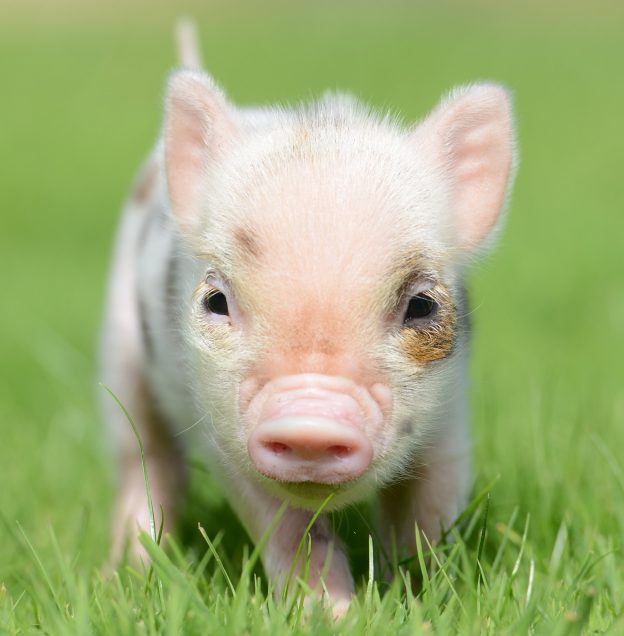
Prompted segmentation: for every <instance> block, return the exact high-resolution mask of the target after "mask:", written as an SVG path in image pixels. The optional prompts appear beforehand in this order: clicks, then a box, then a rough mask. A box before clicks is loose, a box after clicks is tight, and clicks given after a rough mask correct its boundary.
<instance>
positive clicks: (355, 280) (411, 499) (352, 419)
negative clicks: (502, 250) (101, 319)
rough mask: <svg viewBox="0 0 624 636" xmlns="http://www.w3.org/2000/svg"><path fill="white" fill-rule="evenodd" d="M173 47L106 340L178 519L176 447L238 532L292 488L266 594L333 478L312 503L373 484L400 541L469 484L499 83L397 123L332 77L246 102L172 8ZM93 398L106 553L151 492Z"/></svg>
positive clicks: (128, 445)
mask: <svg viewBox="0 0 624 636" xmlns="http://www.w3.org/2000/svg"><path fill="white" fill-rule="evenodd" d="M181 49H182V65H183V66H184V67H185V68H183V69H182V70H179V71H176V72H174V73H173V74H172V75H171V77H170V79H169V83H168V87H167V93H166V99H165V116H164V124H163V129H162V135H161V138H160V140H159V141H158V143H157V144H156V147H155V149H154V151H153V153H152V154H151V156H150V158H149V159H148V160H147V162H146V164H145V166H144V168H143V170H142V172H141V174H140V175H139V178H138V180H137V182H136V185H135V188H134V190H133V192H132V194H131V196H130V198H129V201H128V203H127V206H126V210H125V212H124V216H123V219H122V222H121V228H120V231H119V235H118V238H117V242H116V247H115V253H114V262H113V268H112V274H111V279H110V289H109V296H108V305H107V307H108V308H107V313H106V319H105V328H104V335H103V347H102V351H103V369H102V376H103V381H104V383H105V384H106V385H108V386H109V387H110V388H111V389H112V390H113V391H114V392H115V393H116V395H117V396H118V397H119V399H120V400H121V402H122V403H123V404H124V405H125V407H126V409H127V410H128V412H129V413H130V414H131V415H132V416H133V418H134V420H135V421H136V423H137V427H138V429H139V432H140V435H141V437H142V441H143V445H144V447H145V456H146V464H147V469H148V473H149V479H150V486H151V494H152V498H153V501H154V506H155V507H156V509H157V510H158V506H159V505H162V507H163V509H164V511H165V517H164V518H165V524H166V529H169V528H171V527H172V525H173V523H174V520H175V518H176V512H177V508H178V502H179V501H180V499H181V496H182V492H183V488H184V483H185V470H184V447H187V446H189V445H191V444H192V445H193V447H194V448H195V449H197V450H198V451H199V452H200V453H201V454H202V455H203V457H205V460H206V462H207V465H208V467H209V469H210V470H211V471H212V472H213V473H214V474H215V475H217V476H218V478H219V480H220V481H221V482H222V484H223V488H224V491H225V492H226V494H227V496H228V498H229V502H230V504H231V506H232V507H233V509H234V510H235V511H236V513H237V514H238V516H239V517H240V519H241V521H242V523H243V524H244V526H245V528H246V529H247V531H248V533H249V535H250V537H251V538H252V539H253V540H254V541H258V540H259V539H260V538H261V537H262V536H263V534H264V533H265V531H266V530H267V528H268V527H269V525H270V523H271V521H272V520H273V518H274V516H275V515H276V512H277V511H278V509H279V508H280V505H281V504H282V503H283V502H284V501H286V502H287V503H288V507H287V509H286V512H285V513H284V514H283V516H282V517H281V519H280V521H279V523H278V524H277V526H276V527H275V528H274V530H273V532H272V533H271V535H270V536H269V538H268V540H267V541H266V544H265V545H264V549H263V553H262V559H263V564H264V568H265V571H266V573H267V575H268V577H269V578H270V580H271V581H272V583H273V586H274V589H275V590H276V592H277V593H279V592H280V591H281V590H282V588H283V586H284V585H285V581H286V579H287V576H288V573H289V571H290V568H291V566H292V563H293V559H294V556H295V552H296V549H297V546H298V544H299V541H300V539H301V537H302V535H303V534H304V532H305V529H306V526H307V525H308V523H309V521H310V519H311V516H312V515H313V514H314V511H315V510H317V509H318V507H319V505H320V504H321V503H322V502H323V501H324V500H325V499H326V498H327V497H328V495H329V494H330V493H333V495H334V496H333V498H331V500H330V503H329V505H328V510H335V509H339V508H342V507H344V506H348V505H349V504H351V503H353V502H357V501H359V500H362V499H365V498H370V497H371V495H372V494H373V493H375V494H376V497H377V501H378V510H379V524H380V530H381V536H382V537H383V538H384V541H386V542H388V543H390V542H391V540H395V539H396V542H397V545H398V546H399V549H401V550H404V551H409V550H412V549H413V548H414V544H415V536H416V535H415V528H416V527H417V528H418V529H419V531H420V532H422V533H423V534H424V535H426V537H427V539H428V540H429V541H432V542H433V541H436V540H437V539H438V538H439V537H440V533H441V529H443V528H444V527H448V526H449V524H451V523H452V522H453V520H454V519H455V518H456V516H457V515H458V513H459V512H460V511H461V510H462V506H463V505H464V504H465V503H466V498H467V493H468V490H469V486H470V477H469V435H468V426H467V424H468V422H467V420H468V411H467V407H466V395H465V392H466V384H467V372H466V366H467V364H466V362H467V345H468V335H469V334H468V324H467V315H468V309H467V306H466V297H465V293H464V281H465V273H466V268H467V266H468V265H469V264H470V262H471V261H472V260H473V259H474V257H475V255H476V254H477V253H478V252H479V251H480V250H482V248H483V246H484V245H486V244H487V243H489V242H490V240H491V238H492V236H493V234H494V233H495V232H496V230H497V228H498V226H499V225H500V219H501V211H502V210H503V209H504V207H505V202H506V198H507V193H508V191H509V187H510V183H511V180H512V177H513V172H514V136H513V123H512V115H511V106H510V98H509V94H508V93H507V91H506V90H505V89H504V88H502V87H501V86H499V85H496V84H475V85H471V86H465V87H462V88H459V89H456V90H454V91H452V92H451V93H450V95H449V96H448V97H446V98H445V99H444V100H443V101H442V102H441V103H440V105H439V106H438V107H437V108H435V110H434V111H433V112H432V113H431V114H430V115H429V116H428V117H427V118H426V119H424V120H423V121H422V122H421V123H419V124H418V125H416V126H411V127H407V128H406V127H404V126H403V125H401V124H400V123H399V122H398V121H397V120H396V119H395V118H394V117H391V116H388V115H378V114H376V113H374V112H371V111H370V110H369V109H368V108H366V107H365V106H362V105H361V104H359V103H358V102H357V101H356V100H355V99H353V98H351V97H347V96H344V95H328V96H325V97H323V98H322V99H320V100H319V101H317V102H314V103H312V104H308V105H303V106H300V107H297V108H292V109H290V108H283V107H276V108H261V109H246V108H238V107H236V106H234V105H233V104H232V103H230V102H229V101H228V99H227V98H226V96H225V95H224V93H223V92H222V91H221V90H220V88H218V87H217V85H216V84H215V83H214V81H213V80H212V79H211V78H210V77H209V76H208V75H206V73H204V72H203V71H201V70H200V63H199V57H198V54H197V51H196V47H195V45H194V38H193V33H192V32H191V31H190V30H189V28H188V27H185V28H184V29H183V30H182V37H181ZM105 415H106V419H107V421H108V424H109V425H110V428H111V430H112V432H113V434H114V437H115V440H116V443H117V447H118V449H119V459H120V461H119V466H120V477H121V479H120V485H119V493H118V498H117V506H116V513H115V514H116V516H115V520H114V540H113V558H119V556H120V555H121V552H122V550H123V546H124V545H125V544H126V543H128V542H129V544H130V549H131V550H136V551H138V550H139V545H138V543H137V540H136V535H137V526H139V527H142V528H148V527H149V520H148V512H147V510H148V508H147V502H146V489H145V484H144V480H143V474H142V467H141V461H140V456H139V451H138V447H137V443H136V439H135V437H134V435H133V433H132V430H131V428H130V426H129V424H128V422H127V420H126V418H125V416H124V414H123V413H122V412H121V411H120V410H119V409H118V407H117V405H115V404H114V403H113V402H112V401H109V402H107V404H106V413H105ZM157 516H158V515H157ZM310 534H311V545H312V548H311V550H312V551H311V556H310V570H309V584H310V586H311V587H312V588H313V589H315V590H316V591H317V592H318V594H319V595H326V596H328V597H329V602H330V603H331V605H332V607H333V608H334V611H335V612H336V613H337V614H340V613H341V612H343V611H344V610H345V609H346V607H347V606H348V604H349V601H350V598H351V596H352V594H353V591H354V588H353V579H352V576H351V573H350V571H349V565H348V562H347V558H346V556H345V552H344V550H343V547H342V546H341V544H340V542H339V541H338V540H337V539H336V537H335V536H334V534H333V532H332V530H331V527H330V525H329V523H328V521H327V519H326V518H325V517H324V516H323V515H321V516H320V517H319V518H318V520H317V521H316V523H315V524H314V526H313V528H312V531H311V533H310ZM391 537H393V538H392V539H391ZM321 574H323V580H322V581H319V578H320V577H321Z"/></svg>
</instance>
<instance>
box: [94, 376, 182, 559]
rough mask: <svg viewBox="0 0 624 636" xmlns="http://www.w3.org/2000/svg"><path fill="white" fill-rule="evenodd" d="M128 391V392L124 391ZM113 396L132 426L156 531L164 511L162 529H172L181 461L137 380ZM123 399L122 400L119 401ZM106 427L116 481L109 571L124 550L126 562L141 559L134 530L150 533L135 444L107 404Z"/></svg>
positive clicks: (119, 415)
mask: <svg viewBox="0 0 624 636" xmlns="http://www.w3.org/2000/svg"><path fill="white" fill-rule="evenodd" d="M130 387H132V390H131V391H129V390H128V389H129V388H130ZM116 394H117V395H118V396H119V397H120V399H121V400H122V403H123V404H124V406H125V408H126V409H127V411H128V412H129V413H130V415H131V416H132V418H133V420H134V421H135V424H136V426H137V428H138V431H139V435H140V436H141V441H142V444H143V447H144V452H145V463H146V467H147V473H148V478H149V487H150V493H151V498H152V502H153V506H154V517H155V519H154V520H155V525H156V528H155V529H156V532H158V529H159V525H160V523H161V508H162V511H163V513H164V519H162V521H163V522H164V530H165V531H167V532H169V531H171V530H172V529H173V528H174V526H175V521H176V517H177V514H178V511H179V507H180V506H179V502H180V501H181V499H182V496H183V492H184V484H185V470H184V463H183V458H182V455H181V452H180V449H179V448H178V446H177V445H176V444H175V443H174V440H173V439H172V436H171V433H170V432H169V430H168V427H167V426H166V424H165V422H164V421H163V420H162V418H161V416H160V415H159V414H158V412H157V411H156V409H155V408H154V404H153V401H152V399H151V396H150V395H149V393H148V391H147V389H146V387H145V384H144V381H143V379H142V378H141V377H140V376H137V377H135V378H127V379H126V382H125V384H124V385H123V387H122V386H120V387H119V388H118V391H117V392H116ZM124 398H125V399H124ZM106 410H107V415H108V423H109V425H110V426H111V428H112V429H113V431H114V433H115V437H116V438H117V439H116V441H117V444H118V471H119V483H118V488H117V495H116V501H115V510H114V515H113V527H112V545H111V553H110V562H109V567H114V566H116V565H117V564H118V563H119V561H120V560H121V558H122V556H123V553H124V549H126V548H127V550H128V556H129V557H130V558H131V559H132V560H136V559H138V558H145V556H146V555H145V552H144V550H143V547H142V546H141V544H140V543H139V540H138V535H139V530H144V531H146V532H148V533H149V531H150V517H149V509H148V500H147V490H146V485H145V478H144V475H143V466H142V463H141V455H140V451H139V446H138V442H137V440H136V438H135V436H134V434H133V433H132V430H131V427H130V424H129V423H128V421H127V420H126V417H125V415H124V414H123V412H122V411H121V410H120V409H118V407H117V405H116V404H114V403H113V402H112V400H111V403H110V404H108V405H107V409H106Z"/></svg>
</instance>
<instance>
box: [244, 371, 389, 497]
mask: <svg viewBox="0 0 624 636" xmlns="http://www.w3.org/2000/svg"><path fill="white" fill-rule="evenodd" d="M251 388H252V387H250V385H249V382H248V383H247V384H246V385H244V386H243V389H242V394H243V395H242V397H244V398H246V399H244V403H243V404H242V406H243V408H245V410H246V412H245V419H246V421H247V424H248V426H249V438H248V450H249V455H250V457H251V460H252V462H253V463H254V465H255V467H256V469H257V470H258V472H260V473H261V474H262V475H264V476H265V477H269V478H270V479H274V480H277V481H285V482H314V483H322V484H341V483H344V482H349V481H353V480H355V479H357V478H358V477H360V476H361V475H362V474H364V473H365V472H366V470H367V469H368V468H369V466H370V464H371V462H372V460H373V452H374V451H373V445H372V444H371V441H370V439H369V436H373V435H374V433H375V432H376V431H378V430H379V429H380V427H381V425H382V423H383V419H384V415H383V412H382V408H381V405H380V404H379V402H378V401H377V400H375V399H374V398H373V397H372V396H371V393H370V392H369V391H368V390H367V389H365V388H363V387H362V386H359V385H357V384H356V383H355V382H353V381H352V380H349V379H347V378H343V377H337V376H329V375H324V374H319V373H300V374H296V375H288V376H282V377H279V378H276V379H274V380H272V381H270V382H268V383H267V384H265V385H264V386H263V387H262V388H261V389H260V390H259V391H257V392H256V393H255V394H253V396H252V397H251V398H249V395H248V394H249V390H250V389H251ZM380 394H382V393H380V392H379V391H377V395H380ZM384 406H386V405H384Z"/></svg>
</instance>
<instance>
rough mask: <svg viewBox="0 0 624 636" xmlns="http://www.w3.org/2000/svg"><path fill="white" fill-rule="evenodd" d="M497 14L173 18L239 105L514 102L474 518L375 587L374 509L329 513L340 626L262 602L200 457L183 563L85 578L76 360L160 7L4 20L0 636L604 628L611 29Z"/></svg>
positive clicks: (157, 103)
mask: <svg viewBox="0 0 624 636" xmlns="http://www.w3.org/2000/svg"><path fill="white" fill-rule="evenodd" d="M505 6H506V9H505V10H503V9H502V8H496V5H494V4H493V3H492V4H491V6H490V5H489V3H480V4H475V5H473V6H472V7H471V8H469V9H468V8H466V7H465V5H463V4H459V3H457V4H456V5H449V4H448V3H442V4H435V5H434V4H433V3H431V4H426V5H423V6H421V7H418V6H417V5H416V4H409V3H400V2H396V3H394V2H392V3H391V2H389V3H383V4H382V3H378V4H372V3H370V4H369V3H366V2H361V3H356V2H345V3H334V4H330V3H328V2H327V3H326V2H319V3H312V2H309V3H297V4H295V3H290V4H285V3H284V4H282V5H278V4H275V3H264V4H262V5H252V4H250V3H240V2H237V3H233V4H231V5H226V4H223V5H221V6H216V5H215V6H214V7H213V8H210V7H209V6H207V5H206V4H205V3H199V2H197V3H195V6H191V7H190V8H189V11H190V12H191V13H193V14H194V15H195V16H196V17H197V19H198V22H199V25H200V31H201V35H202V40H203V48H204V57H205V60H206V63H207V66H208V67H209V68H210V70H211V71H212V72H213V73H214V75H215V76H216V78H217V79H218V80H219V81H221V82H222V83H223V84H224V85H225V86H226V88H227V90H228V91H229V93H230V95H231V96H232V97H233V98H234V99H235V100H237V101H240V102H243V103H254V102H255V103H262V102H269V101H274V100H280V101H294V100H298V99H301V98H308V97H310V96H312V95H317V94H319V93H320V92H321V91H322V90H323V89H325V88H327V87H330V88H332V87H340V88H343V89H347V90H351V91H353V92H354V93H356V94H357V95H359V96H361V97H362V98H363V99H365V100H366V101H368V102H371V103H372V104H375V105H377V106H380V107H384V106H392V107H393V108H396V109H398V110H399V111H400V112H402V113H403V114H404V115H405V116H406V118H409V119H415V118H418V117H421V116H423V115H424V114H425V113H426V111H427V110H428V109H429V108H431V107H432V106H433V105H434V104H435V102H436V101H437V99H438V97H439V95H440V94H442V93H443V92H444V91H446V90H448V89H449V88H450V87H451V86H453V85H455V84H458V83H464V82H467V81H471V80H475V79H483V78H492V79H496V80H500V81H502V82H504V83H506V84H507V85H508V86H509V87H511V88H512V90H513V91H514V94H515V100H516V108H517V122H518V128H519V140H520V157H521V163H520V170H519V174H518V179H517V184H516V188H515V192H514V196H513V200H512V205H511V210H510V217H509V222H508V225H507V229H506V232H505V234H504V236H503V238H502V240H501V241H500V244H499V246H498V248H497V250H496V251H495V253H494V254H493V255H492V256H491V257H489V258H488V259H487V260H486V262H485V263H483V264H482V265H480V266H479V267H477V268H476V270H475V271H474V274H473V276H472V281H471V290H472V298H473V303H474V308H475V309H474V314H473V317H474V322H475V328H476V334H475V340H474V347H473V349H474V355H473V364H472V408H473V413H474V418H473V419H474V466H475V484H474V493H475V497H476V500H475V505H474V506H473V507H472V508H471V509H470V510H469V511H468V514H467V515H466V521H465V523H464V524H462V525H461V527H460V528H459V530H458V532H457V533H456V536H455V541H454V543H451V544H449V545H443V546H441V547H439V548H437V549H436V551H435V553H434V556H433V558H430V559H429V560H428V561H429V565H428V566H427V568H426V569H425V571H424V572H421V568H420V567H419V561H420V559H419V558H418V555H416V557H417V558H415V559H414V560H413V561H411V562H410V563H406V564H403V566H402V568H401V571H403V572H408V573H409V572H411V573H412V574H413V575H414V577H413V578H414V581H413V584H411V583H407V582H406V581H409V580H410V577H409V576H408V575H407V574H405V575H404V576H402V575H400V574H399V575H398V576H397V579H396V581H395V583H394V584H393V585H388V584H386V583H385V582H383V581H377V580H375V577H374V575H373V577H370V575H369V565H370V564H372V565H375V562H376V560H378V559H379V558H380V557H379V555H378V554H377V550H376V543H375V541H374V539H373V552H374V557H373V558H372V559H370V560H369V532H370V531H369V528H368V526H367V522H366V521H365V519H366V510H365V509H362V510H361V511H360V512H362V514H363V516H364V520H363V519H362V518H361V517H360V515H359V514H358V513H357V512H354V513H351V514H349V515H339V516H338V517H337V519H336V522H337V524H338V525H339V527H340V530H341V533H342V534H343V536H345V538H346V541H347V543H348V544H349V545H350V546H351V548H352V557H353V562H354V570H355V571H356V572H357V573H358V596H357V600H356V602H355V603H354V606H353V608H352V610H351V611H350V612H349V614H348V616H347V617H346V619H345V621H344V622H343V623H340V624H334V623H332V621H331V620H330V619H328V618H327V617H326V616H325V615H324V614H323V612H322V611H321V610H320V609H317V610H315V611H313V613H312V615H311V616H308V617H307V618H305V617H302V616H301V614H300V613H299V612H298V610H297V607H296V606H295V607H294V608H291V609H290V611H289V608H288V607H287V606H286V605H285V604H283V603H274V602H273V601H272V600H271V597H270V594H269V593H268V590H267V584H266V581H265V580H264V578H263V577H262V573H261V569H260V568H259V567H258V566H257V564H256V565H255V566H254V563H253V561H250V560H249V559H250V555H251V553H252V550H253V546H249V545H248V540H247V538H246V536H245V534H244V532H243V530H242V529H241V528H240V526H239V525H238V522H237V521H236V520H235V518H234V516H233V515H232V513H231V512H230V511H229V509H228V508H227V505H226V504H225V502H224V501H223V499H222V497H221V496H220V495H219V492H218V489H216V488H215V486H214V485H213V484H212V483H211V482H210V478H209V476H208V475H207V474H206V473H205V471H204V469H203V468H202V466H201V465H200V464H199V463H197V462H194V463H193V466H192V468H191V471H192V474H193V485H192V491H193V496H192V497H191V498H190V499H189V503H188V505H187V511H186V514H185V521H184V523H183V525H182V528H181V531H180V535H179V537H178V538H177V539H176V545H177V546H178V549H177V550H170V551H168V552H167V553H164V552H162V551H159V550H156V551H155V559H154V563H155V564H156V567H155V571H154V572H153V573H152V574H150V575H146V574H145V573H143V572H134V571H131V570H129V569H127V568H126V569H122V570H121V571H120V572H119V574H118V575H116V576H114V577H113V578H111V579H104V578H103V577H102V576H101V574H100V568H101V566H102V564H103V562H104V560H105V558H106V554H107V540H108V533H109V522H110V510H111V501H112V494H113V471H112V466H111V461H110V454H109V448H108V445H107V441H106V439H105V438H104V435H103V433H102V431H101V426H100V423H99V419H98V414H97V408H96V394H97V390H96V388H95V387H96V384H97V375H96V370H95V364H94V350H95V342H96V337H97V330H98V323H99V319H100V318H99V316H100V312H101V308H102V300H103V289H104V284H105V276H106V269H107V260H108V255H109V249H110V242H111V239H112V234H113V231H114V228H115V224H116V219H117V215H118V211H119V208H120V205H121V202H122V200H123V198H124V196H125V193H126V192H127V188H128V186H129V183H130V181H131V179H132V177H133V174H134V172H135V170H136V168H137V166H138V164H139V163H140V161H141V160H142V157H143V156H144V155H145V153H146V152H147V150H148V149H149V148H150V145H151V144H152V143H153V141H154V139H155V136H156V133H157V130H158V127H159V122H160V117H161V99H162V92H163V82H164V79H165V77H166V74H167V72H168V71H169V69H170V68H171V67H172V65H173V63H174V59H173V47H172V39H171V25H172V23H173V20H174V18H175V17H176V16H177V11H176V10H174V9H173V7H172V6H166V5H163V6H161V5H160V4H157V5H148V4H147V3H143V2H139V3H136V4H134V5H133V6H132V8H131V9H127V8H125V7H124V5H122V4H121V3H120V2H118V1H117V0H112V2H111V3H109V4H104V3H101V4H94V5H87V4H80V3H77V2H73V3H72V2H70V3H67V4H66V5H64V4H63V3H45V4H44V3H35V4H34V5H33V3H22V4H18V3H17V2H15V3H13V4H11V5H9V4H0V78H1V89H0V116H1V117H0V152H1V155H0V157H1V158H0V168H1V169H0V215H1V217H0V218H1V226H0V228H1V229H0V254H1V258H2V268H1V271H0V282H1V285H2V286H1V290H2V296H3V301H2V303H1V307H2V310H1V311H0V343H1V349H0V350H1V352H2V353H1V357H0V374H1V378H2V381H1V382H0V467H1V469H0V475H1V480H0V632H2V633H9V634H31V633H33V634H34V633H37V634H39V633H45V634H76V635H84V634H135V633H136V634H153V633H158V634H161V633H162V634H207V633H208V634H211V633H217V634H221V633H232V634H243V633H254V634H255V633H267V634H272V635H277V634H282V633H284V634H286V633H291V632H294V633H305V634H308V633H309V634H312V633H313V634H315V635H320V634H325V633H327V634H330V633H349V634H352V633H353V634H358V633H367V634H375V633H382V634H395V633H396V634H419V633H432V632H433V633H436V634H447V633H448V634H453V633H461V634H471V633H474V634H481V633H483V634H505V633H513V634H516V633H517V634H525V633H531V634H580V633H583V634H589V633H611V634H623V633H624V557H623V555H622V542H623V539H624V459H623V458H624V453H623V452H622V449H624V382H623V379H624V368H623V367H624V364H623V357H624V194H623V187H622V184H623V177H622V166H623V161H622V149H623V145H624V125H623V123H622V117H623V113H624V82H623V81H622V60H624V35H623V34H624V28H623V27H624V10H622V8H621V7H619V5H618V4H617V3H594V4H591V5H590V4H589V3H588V4H587V5H583V4H579V3H575V4H574V6H570V8H569V9H568V10H567V12H565V13H564V12H563V11H562V10H561V9H559V10H557V8H556V7H552V8H551V9H548V8H544V7H543V6H542V5H539V4H537V3H535V4H529V5H527V6H526V7H525V8H522V6H521V5H516V3H509V4H508V5H505ZM560 6H561V7H563V6H564V5H560ZM228 7H229V8H228ZM479 494H481V495H482V496H481V497H479ZM198 522H201V524H202V526H203V527H204V528H205V530H206V533H207V535H208V536H209V537H210V538H211V539H212V540H214V542H215V545H216V553H217V554H218V555H219V559H220V562H219V561H218V560H217V559H216V558H215V557H214V555H213V553H212V552H211V551H210V549H209V546H208V545H207V543H206V542H205V541H204V540H203V538H202V536H201V535H200V533H199V531H198V529H197V524H198ZM423 552H427V546H424V548H423ZM420 557H421V558H422V557H423V554H422V553H421V554H420ZM219 563H220V564H221V565H219ZM221 566H222V567H221ZM224 571H225V572H226V573H227V575H228V576H229V577H230V578H231V584H232V586H231V587H230V585H229V584H228V579H227V577H226V576H225V575H224V573H223V572H224ZM373 574H374V573H373Z"/></svg>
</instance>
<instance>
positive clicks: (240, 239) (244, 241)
mask: <svg viewBox="0 0 624 636" xmlns="http://www.w3.org/2000/svg"><path fill="white" fill-rule="evenodd" d="M234 240H235V241H236V245H237V247H238V249H239V250H240V252H241V253H242V254H243V255H244V256H246V257H251V258H253V259H258V258H260V256H261V255H262V250H261V249H260V245H258V241H257V239H256V238H255V237H254V236H253V234H252V233H251V232H249V230H246V229H245V228H242V227H239V228H236V230H234Z"/></svg>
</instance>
